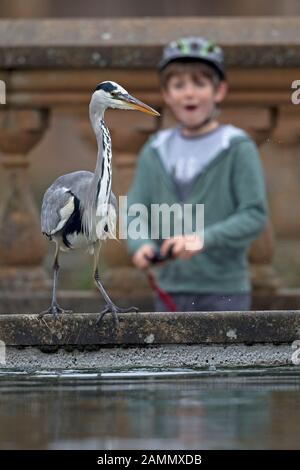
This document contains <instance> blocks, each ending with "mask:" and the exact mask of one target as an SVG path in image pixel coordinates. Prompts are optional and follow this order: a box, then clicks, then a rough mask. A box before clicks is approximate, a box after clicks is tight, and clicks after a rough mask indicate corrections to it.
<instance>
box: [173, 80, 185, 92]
mask: <svg viewBox="0 0 300 470" xmlns="http://www.w3.org/2000/svg"><path fill="white" fill-rule="evenodd" d="M173 86H174V88H177V89H178V90H179V89H180V88H184V82H174V83H173Z"/></svg>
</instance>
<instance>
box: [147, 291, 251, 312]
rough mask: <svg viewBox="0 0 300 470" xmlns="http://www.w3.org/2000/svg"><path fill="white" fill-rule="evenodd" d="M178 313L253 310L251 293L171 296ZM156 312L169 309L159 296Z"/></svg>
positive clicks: (156, 299)
mask: <svg viewBox="0 0 300 470" xmlns="http://www.w3.org/2000/svg"><path fill="white" fill-rule="evenodd" d="M171 297H172V299H173V300H174V302H175V304H176V307H177V311H178V312H218V311H219V312H222V311H242V310H250V308H251V293H250V292H246V293H243V294H171ZM154 305H155V311H156V312H167V311H168V308H167V307H166V306H165V305H164V303H163V302H162V301H161V300H160V298H159V297H158V296H156V297H155V299H154Z"/></svg>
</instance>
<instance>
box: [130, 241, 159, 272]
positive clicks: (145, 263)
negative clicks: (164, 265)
mask: <svg viewBox="0 0 300 470" xmlns="http://www.w3.org/2000/svg"><path fill="white" fill-rule="evenodd" d="M154 254H155V248H154V246H153V245H149V244H148V245H147V244H146V245H143V246H141V248H140V249H139V250H137V252H136V253H135V254H134V255H133V257H132V262H133V264H134V265H135V266H136V267H137V268H138V269H147V268H148V267H149V266H150V264H151V262H150V259H151V258H152V257H153V256H154Z"/></svg>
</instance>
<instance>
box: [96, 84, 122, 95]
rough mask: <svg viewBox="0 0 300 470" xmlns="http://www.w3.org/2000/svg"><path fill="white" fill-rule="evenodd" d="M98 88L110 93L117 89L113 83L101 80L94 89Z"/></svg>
mask: <svg viewBox="0 0 300 470" xmlns="http://www.w3.org/2000/svg"><path fill="white" fill-rule="evenodd" d="M98 90H103V91H107V92H108V93H111V92H112V91H115V90H117V87H116V86H115V85H113V83H111V82H102V83H99V84H98V85H97V86H96V88H95V91H98Z"/></svg>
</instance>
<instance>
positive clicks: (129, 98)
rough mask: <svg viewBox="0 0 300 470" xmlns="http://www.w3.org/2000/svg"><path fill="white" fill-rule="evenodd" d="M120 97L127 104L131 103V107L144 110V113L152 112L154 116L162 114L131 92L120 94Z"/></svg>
mask: <svg viewBox="0 0 300 470" xmlns="http://www.w3.org/2000/svg"><path fill="white" fill-rule="evenodd" d="M118 99H119V100H120V101H123V102H124V103H126V104H127V105H129V106H128V107H129V108H131V109H137V110H139V111H142V112H143V113H147V114H151V115H152V116H160V114H159V113H158V112H157V111H155V109H153V108H150V106H148V105H147V104H145V103H143V102H142V101H140V100H138V99H137V98H134V97H133V96H131V95H129V94H128V95H125V94H122V95H119V96H118Z"/></svg>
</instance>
